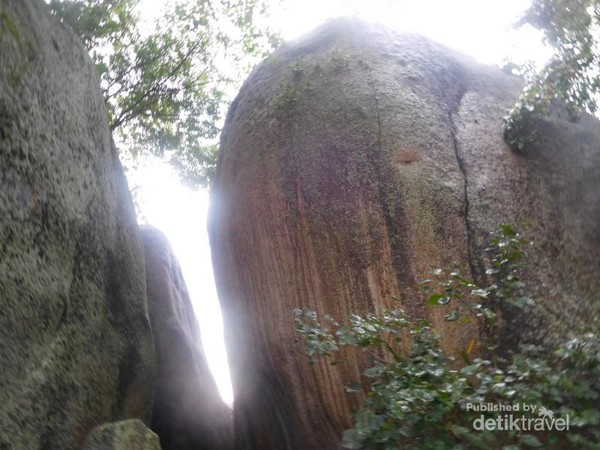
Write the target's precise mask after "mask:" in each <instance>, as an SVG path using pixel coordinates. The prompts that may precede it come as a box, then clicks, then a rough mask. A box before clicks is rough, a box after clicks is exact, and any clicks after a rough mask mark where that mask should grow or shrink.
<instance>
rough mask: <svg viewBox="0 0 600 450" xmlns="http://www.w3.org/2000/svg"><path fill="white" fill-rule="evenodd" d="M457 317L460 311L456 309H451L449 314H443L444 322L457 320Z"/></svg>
mask: <svg viewBox="0 0 600 450" xmlns="http://www.w3.org/2000/svg"><path fill="white" fill-rule="evenodd" d="M459 317H460V313H459V312H458V310H456V311H452V312H451V313H450V314H448V315H446V316H444V319H445V320H446V322H454V321H455V320H458V318H459Z"/></svg>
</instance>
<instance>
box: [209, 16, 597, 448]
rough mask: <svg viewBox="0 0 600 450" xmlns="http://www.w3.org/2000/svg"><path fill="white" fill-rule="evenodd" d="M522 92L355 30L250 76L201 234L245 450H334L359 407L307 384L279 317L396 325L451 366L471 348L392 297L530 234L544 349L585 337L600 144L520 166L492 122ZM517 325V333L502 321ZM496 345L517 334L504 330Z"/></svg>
mask: <svg viewBox="0 0 600 450" xmlns="http://www.w3.org/2000/svg"><path fill="white" fill-rule="evenodd" d="M521 87H522V81H521V80H520V79H519V78H517V77H513V76H510V75H507V74H505V73H503V72H501V71H500V70H498V69H496V68H493V67H487V66H482V65H479V64H476V63H475V62H474V61H472V60H471V59H469V58H467V57H465V56H463V55H460V54H458V53H456V52H454V51H452V50H449V49H447V48H445V47H443V46H441V45H438V44H436V43H434V42H431V41H429V40H427V39H425V38H422V37H420V36H416V35H412V34H402V33H395V32H391V31H388V30H385V29H382V28H381V27H374V26H369V25H366V24H364V23H361V22H357V21H354V20H339V21H335V22H332V23H329V24H327V25H326V26H324V27H322V28H320V29H318V30H317V31H316V32H315V33H313V34H311V35H310V36H307V37H305V38H303V39H301V40H299V41H297V42H292V43H290V44H288V45H284V46H283V47H281V48H280V49H279V50H277V51H276V52H275V53H274V54H273V55H271V56H270V57H268V58H267V59H266V60H265V61H264V62H263V63H262V64H261V65H260V66H259V67H258V68H256V69H255V70H254V72H253V73H252V74H251V76H250V77H249V79H248V80H247V81H246V83H245V84H244V86H243V88H242V90H241V92H240V94H239V95H238V97H237V99H236V100H235V101H234V103H233V105H232V106H231V109H230V111H229V115H228V118H227V121H226V124H225V128H224V130H223V134H222V138H221V155H220V160H219V164H218V168H217V173H216V178H215V183H214V186H213V190H212V200H211V213H210V219H209V232H210V238H211V246H212V255H213V265H214V270H215V276H216V282H217V290H218V293H219V297H220V301H221V304H222V310H223V314H224V320H225V332H226V340H227V345H228V351H229V359H230V363H231V369H232V378H233V384H234V393H235V410H234V428H235V434H236V448H239V449H260V450H267V449H276V450H281V449H303V450H306V449H315V450H316V449H333V448H337V446H338V444H339V439H340V433H341V431H342V430H343V429H344V428H347V427H348V425H349V418H350V413H351V410H352V408H353V407H354V406H356V403H353V400H352V398H351V397H349V396H348V395H347V394H346V393H345V391H344V388H343V386H344V385H347V384H349V383H350V382H353V381H356V380H358V379H359V377H360V373H361V365H362V360H361V356H360V354H358V353H347V354H345V355H344V361H345V364H339V365H336V366H332V365H328V364H326V363H324V364H319V365H315V366H311V365H309V364H308V361H307V358H306V356H305V355H304V352H303V344H302V342H301V341H300V340H299V339H298V336H297V335H296V334H295V332H294V324H293V315H292V310H293V309H294V308H297V307H301V306H306V307H309V308H311V309H314V310H316V311H317V312H319V313H321V314H332V315H333V316H334V317H336V318H341V317H343V316H345V315H346V314H347V313H349V312H359V313H361V312H362V313H364V312H367V311H372V310H373V309H375V308H381V307H392V306H397V303H395V301H394V300H393V298H400V299H404V301H403V306H404V308H405V309H406V310H408V311H409V312H410V313H412V314H414V315H417V316H422V317H426V318H429V319H430V320H431V321H432V322H433V323H434V324H435V325H436V327H437V328H438V329H439V330H440V331H441V333H442V335H443V342H444V345H445V347H446V350H448V351H450V352H455V353H458V352H460V351H461V350H464V349H466V347H467V345H468V342H470V340H471V339H473V338H477V337H478V334H479V330H477V329H476V328H475V327H474V326H472V327H468V326H465V325H464V324H460V323H457V322H452V323H449V322H445V321H444V320H443V316H444V315H445V314H447V313H448V311H447V310H444V308H428V307H427V306H425V302H424V301H422V300H421V299H419V298H414V297H408V298H407V297H406V295H405V294H406V293H407V292H409V289H410V288H411V287H412V286H413V285H414V283H415V282H418V281H419V280H421V279H424V278H427V277H428V276H430V274H431V271H432V270H433V269H435V268H437V267H452V265H453V264H454V263H456V262H461V261H463V262H465V263H466V264H465V265H466V268H465V269H464V271H465V272H466V274H467V275H469V276H472V277H473V278H475V279H476V280H478V281H484V277H485V273H484V271H483V266H484V259H485V255H484V253H483V251H482V247H484V246H485V245H486V243H487V241H488V239H489V236H490V233H491V232H493V231H495V230H497V229H498V228H499V226H500V224H502V223H511V224H514V225H515V226H517V227H520V226H523V225H527V226H528V228H527V236H528V237H529V238H531V239H533V240H534V241H535V246H534V247H533V248H532V249H530V250H529V253H530V254H531V261H533V263H534V266H535V267H534V268H535V270H533V271H531V272H530V273H529V274H528V278H529V281H530V284H531V285H532V286H537V287H538V288H539V292H538V295H539V300H538V303H537V305H538V306H537V309H536V317H537V318H538V319H539V321H536V324H537V326H539V327H544V329H543V330H542V329H537V330H534V331H535V332H536V333H538V332H539V333H540V334H539V335H542V333H544V334H543V335H544V336H546V337H547V338H550V337H552V335H554V337H555V338H560V337H562V336H564V334H565V333H566V331H567V330H569V329H576V328H581V327H583V326H585V325H586V324H587V325H589V324H590V321H591V320H592V317H593V312H594V311H597V309H598V302H597V295H596V294H595V293H596V292H598V288H600V277H598V273H600V257H599V255H600V227H599V226H598V223H600V176H598V174H600V126H599V124H598V122H597V121H596V120H595V119H593V118H591V117H587V116H585V117H583V118H582V120H581V121H580V122H579V123H577V124H573V123H569V122H567V121H564V120H561V119H560V118H554V119H552V120H548V121H546V122H545V123H543V124H542V126H543V127H544V130H543V131H544V133H543V135H544V137H543V139H542V140H541V141H540V142H539V143H538V145H536V146H535V147H534V148H530V149H528V151H527V152H526V153H522V154H517V153H515V152H513V151H511V150H510V149H509V148H508V146H507V145H506V144H505V142H504V141H503V138H502V123H501V119H502V117H503V115H504V114H505V113H506V110H507V109H508V108H509V107H510V106H511V105H512V104H514V102H515V100H516V99H517V97H518V94H519V92H520V89H521ZM511 319H514V322H511V321H508V322H509V324H508V325H510V324H511V323H514V324H518V323H519V321H518V317H512V318H511ZM506 329H507V330H510V332H509V333H507V335H509V334H510V333H513V334H520V333H524V332H525V331H527V330H526V329H524V328H523V327H520V326H513V327H512V328H511V327H510V326H509V327H507V328H506Z"/></svg>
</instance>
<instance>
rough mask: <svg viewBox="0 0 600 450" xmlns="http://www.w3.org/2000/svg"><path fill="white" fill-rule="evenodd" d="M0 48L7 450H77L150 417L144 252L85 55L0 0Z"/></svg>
mask: <svg viewBox="0 0 600 450" xmlns="http://www.w3.org/2000/svg"><path fill="white" fill-rule="evenodd" d="M0 49H1V50H0V386H1V388H0V447H1V448H14V449H65V450H69V449H76V448H81V445H82V443H83V441H84V439H85V437H86V435H87V434H88V432H89V431H90V430H91V429H92V428H94V427H95V426H96V425H99V424H101V423H103V422H112V421H116V420H121V419H124V418H141V419H143V420H147V421H148V420H149V418H150V413H151V411H152V395H153V394H152V391H153V383H152V378H153V371H154V347H153V342H152V334H151V330H150V325H149V320H148V312H147V309H146V285H145V275H144V263H143V255H142V246H141V242H140V239H139V234H138V230H137V224H136V220H135V214H134V209H133V204H132V201H131V197H130V194H129V191H128V188H127V183H126V181H125V177H124V174H123V170H122V168H121V165H120V163H119V160H118V158H117V153H116V151H115V147H114V145H113V142H112V138H111V134H110V130H109V127H108V123H107V114H106V110H105V107H104V102H103V99H102V97H101V94H100V89H99V81H98V78H97V76H96V71H95V67H94V65H93V64H92V63H91V61H90V60H89V58H88V57H87V54H86V52H85V50H84V49H83V47H82V46H81V45H80V44H79V43H78V42H77V40H76V39H75V37H74V36H73V34H72V33H70V32H69V31H68V30H66V29H65V28H64V27H63V26H61V25H60V24H59V23H57V21H56V20H54V19H53V18H52V17H51V16H50V15H49V14H48V12H47V10H46V7H45V5H44V3H43V2H42V1H36V0H1V1H0ZM11 445H12V447H11Z"/></svg>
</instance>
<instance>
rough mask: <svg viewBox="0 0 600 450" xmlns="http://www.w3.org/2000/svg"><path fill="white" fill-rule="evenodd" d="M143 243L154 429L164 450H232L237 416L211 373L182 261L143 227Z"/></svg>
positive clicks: (161, 238)
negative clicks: (151, 344)
mask: <svg viewBox="0 0 600 450" xmlns="http://www.w3.org/2000/svg"><path fill="white" fill-rule="evenodd" d="M142 238H143V241H144V247H145V255H146V273H147V286H148V309H149V311H150V319H151V322H152V329H153V333H154V339H155V343H156V353H157V374H156V380H155V385H156V394H155V403H154V413H153V418H152V429H153V430H154V431H155V432H156V433H158V434H159V436H160V441H161V445H162V448H163V450H227V449H230V448H232V447H233V427H232V420H233V418H232V413H231V410H230V409H229V408H228V407H227V405H225V403H224V402H223V400H222V399H221V397H220V396H219V392H218V390H217V385H216V383H215V381H214V379H213V377H212V374H211V373H210V370H209V368H208V364H207V361H206V357H205V355H204V352H203V350H202V344H201V336H200V329H199V326H198V321H197V319H196V316H195V314H194V310H193V306H192V303H191V301H190V297H189V295H188V291H187V288H186V285H185V282H184V280H183V274H182V272H181V268H180V267H179V263H178V262H177V258H176V257H175V255H174V254H173V250H172V249H171V246H170V244H169V242H168V241H167V239H166V237H165V236H164V234H163V233H162V232H161V231H159V230H157V229H156V228H152V227H143V228H142Z"/></svg>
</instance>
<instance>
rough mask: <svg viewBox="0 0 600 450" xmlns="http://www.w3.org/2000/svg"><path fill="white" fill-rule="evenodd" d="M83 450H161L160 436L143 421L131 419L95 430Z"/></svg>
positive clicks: (101, 426)
mask: <svg viewBox="0 0 600 450" xmlns="http://www.w3.org/2000/svg"><path fill="white" fill-rule="evenodd" d="M83 450H161V448H160V443H159V440H158V436H157V435H156V434H155V433H153V432H152V431H150V430H149V429H148V428H146V426H145V425H144V423H143V422H142V421H141V420H138V419H131V420H122V421H120V422H113V423H108V424H105V425H100V426H99V427H96V428H94V429H93V430H92V431H91V433H90V434H89V435H88V437H87V439H86V440H85V444H84V446H83Z"/></svg>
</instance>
